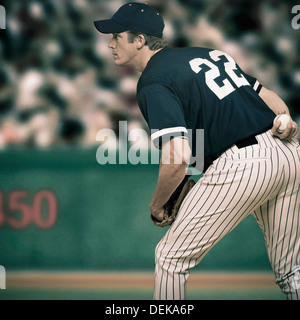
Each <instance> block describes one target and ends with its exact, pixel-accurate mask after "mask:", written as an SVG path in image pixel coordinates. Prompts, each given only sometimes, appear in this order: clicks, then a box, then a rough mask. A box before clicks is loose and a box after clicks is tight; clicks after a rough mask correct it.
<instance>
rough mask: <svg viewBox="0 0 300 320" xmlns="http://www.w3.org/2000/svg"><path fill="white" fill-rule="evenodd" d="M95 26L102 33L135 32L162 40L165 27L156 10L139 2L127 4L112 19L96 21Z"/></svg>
mask: <svg viewBox="0 0 300 320" xmlns="http://www.w3.org/2000/svg"><path fill="white" fill-rule="evenodd" d="M94 24H95V27H96V28H97V29H98V31H100V32H102V33H121V32H124V31H128V30H134V31H138V32H142V33H145V34H148V35H151V36H155V37H158V38H162V36H163V30H164V27H165V24H164V21H163V18H162V17H161V15H160V13H159V12H158V11H157V10H156V9H154V8H152V7H150V6H148V5H146V4H143V3H138V2H131V3H127V4H125V5H123V6H122V7H121V8H120V9H119V10H118V11H117V12H116V13H115V14H114V15H113V17H112V18H111V19H108V20H99V21H94Z"/></svg>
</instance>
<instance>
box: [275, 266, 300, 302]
mask: <svg viewBox="0 0 300 320" xmlns="http://www.w3.org/2000/svg"><path fill="white" fill-rule="evenodd" d="M276 283H277V284H278V285H279V287H280V289H281V291H282V292H283V293H285V294H286V295H287V298H288V299H300V265H297V266H295V267H294V268H292V270H291V272H289V273H288V274H286V275H284V276H281V277H280V278H279V279H277V280H276Z"/></svg>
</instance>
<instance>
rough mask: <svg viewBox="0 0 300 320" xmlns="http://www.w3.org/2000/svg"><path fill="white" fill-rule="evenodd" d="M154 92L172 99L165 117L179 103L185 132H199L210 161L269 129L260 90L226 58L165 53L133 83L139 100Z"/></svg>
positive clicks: (200, 51) (198, 52)
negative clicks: (246, 139)
mask: <svg viewBox="0 0 300 320" xmlns="http://www.w3.org/2000/svg"><path fill="white" fill-rule="evenodd" d="M153 86H156V87H157V86H161V88H163V90H164V95H167V94H168V93H169V95H170V96H172V101H171V100H170V104H169V106H168V107H169V108H170V113H172V108H173V105H174V103H176V104H177V103H178V105H179V106H180V108H181V109H182V112H183V114H184V119H185V123H186V128H187V129H192V130H193V131H194V132H195V130H196V129H204V131H205V153H206V154H207V157H210V158H211V159H214V158H216V157H217V156H219V155H220V153H222V152H223V151H225V150H226V149H227V148H228V147H230V146H232V145H233V144H234V143H235V142H237V141H238V140H242V139H245V138H247V137H250V136H254V135H257V134H260V133H262V132H265V131H266V130H268V129H269V128H271V126H272V122H273V119H274V113H273V111H271V110H270V108H268V106H267V105H266V104H265V103H264V102H263V100H262V99H261V98H260V97H259V95H258V92H259V90H260V88H261V85H260V84H259V83H258V81H257V80H256V79H255V78H253V77H251V76H249V75H247V74H245V73H244V72H243V71H242V70H241V69H240V68H239V66H238V65H237V64H236V62H235V61H234V59H233V58H232V57H231V56H229V55H228V54H227V53H225V52H222V51H219V50H214V49H207V48H169V47H166V48H164V49H162V50H161V51H159V52H158V53H156V54H155V55H154V56H153V57H152V58H151V59H150V61H149V62H148V64H147V66H146V68H145V70H144V72H143V74H142V75H141V77H140V80H139V82H138V88H137V94H138V96H139V95H140V96H142V95H144V96H146V95H150V94H152V93H151V89H150V88H151V87H153ZM140 92H142V94H140ZM174 97H175V98H174ZM142 100H143V99H141V98H140V99H139V101H142ZM165 101H167V100H166V99H165ZM140 104H141V103H140ZM141 110H142V112H143V107H142V108H141ZM157 129H161V128H157Z"/></svg>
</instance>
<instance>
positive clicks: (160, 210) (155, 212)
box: [150, 204, 164, 221]
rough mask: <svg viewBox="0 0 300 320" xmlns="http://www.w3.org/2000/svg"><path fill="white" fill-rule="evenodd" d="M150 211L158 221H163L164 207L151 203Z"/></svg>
mask: <svg viewBox="0 0 300 320" xmlns="http://www.w3.org/2000/svg"><path fill="white" fill-rule="evenodd" d="M150 211H151V214H152V215H153V217H154V218H156V219H157V220H158V221H162V220H163V218H164V209H163V208H155V207H154V206H152V204H150Z"/></svg>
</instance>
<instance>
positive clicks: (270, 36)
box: [0, 0, 300, 149]
mask: <svg viewBox="0 0 300 320" xmlns="http://www.w3.org/2000/svg"><path fill="white" fill-rule="evenodd" d="M126 2H129V1H121V0H40V1H38V0H13V1H11V0H6V1H5V0H4V1H1V5H2V6H4V7H5V9H6V29H5V30H1V37H0V59H1V65H0V148H2V149H5V148H7V147H10V146H14V147H15V146H32V147H39V148H49V147H53V146H55V147H56V146H70V145H72V146H73V145H76V146H83V147H86V146H94V145H97V144H99V142H97V141H96V134H97V132H98V131H99V130H100V129H103V128H111V129H113V130H114V131H115V132H116V133H117V134H118V125H119V121H121V120H127V121H128V129H129V130H130V129H131V128H144V129H146V128H147V126H146V124H145V122H144V120H143V118H142V116H141V114H140V111H139V108H138V105H137V102H136V97H135V94H136V83H137V80H138V78H139V76H140V74H138V73H137V72H135V71H133V70H131V69H129V68H126V67H121V68H120V67H116V66H115V65H114V62H113V59H112V56H111V50H110V49H109V48H108V47H107V44H108V42H109V40H110V35H102V34H100V33H99V32H98V31H97V30H96V29H95V27H94V25H93V21H94V20H99V19H107V18H109V17H111V16H112V15H113V14H114V12H115V11H116V10H117V9H118V8H119V7H120V6H121V5H123V4H124V3H126ZM140 2H142V1H141V0H140ZM145 2H147V3H148V4H149V5H152V6H153V7H155V8H157V9H158V10H159V11H160V12H161V13H162V15H163V17H164V20H165V24H166V27H165V32H164V36H165V38H166V39H167V40H168V42H169V45H170V46H175V47H183V46H205V47H211V48H216V49H219V50H223V51H226V52H227V53H229V54H230V55H232V56H233V57H234V58H235V60H236V61H237V62H238V64H239V65H240V67H241V68H242V69H243V70H244V71H245V72H246V73H248V74H250V75H252V76H254V77H256V78H258V80H259V81H260V82H261V84H263V85H264V86H265V87H267V88H270V89H272V90H274V91H275V92H277V93H278V94H279V96H281V97H282V98H283V100H284V101H285V102H286V103H287V104H288V106H289V108H290V110H291V114H292V116H293V118H294V120H295V121H297V122H298V124H300V123H299V122H300V94H299V92H300V91H299V89H300V54H299V52H300V30H294V29H293V28H292V26H291V20H292V18H293V15H292V14H291V9H292V7H293V5H294V3H293V1H284V0H264V1H260V0H243V1H242V0H164V1H161V0H148V1H147V0H146V1H145ZM295 4H296V3H295Z"/></svg>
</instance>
